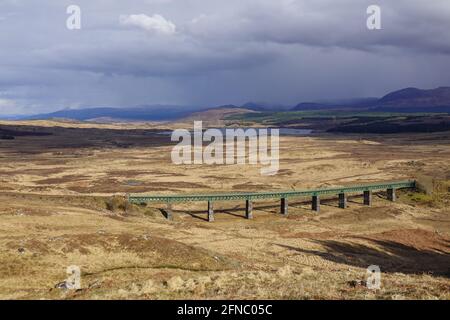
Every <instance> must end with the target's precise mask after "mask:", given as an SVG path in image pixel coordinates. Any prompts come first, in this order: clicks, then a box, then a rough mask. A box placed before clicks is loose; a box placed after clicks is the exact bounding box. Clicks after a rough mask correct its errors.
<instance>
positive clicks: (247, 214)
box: [245, 200, 253, 219]
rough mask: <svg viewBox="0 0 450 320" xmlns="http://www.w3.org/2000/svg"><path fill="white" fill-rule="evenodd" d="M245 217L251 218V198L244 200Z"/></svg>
mask: <svg viewBox="0 0 450 320" xmlns="http://www.w3.org/2000/svg"><path fill="white" fill-rule="evenodd" d="M245 217H246V218H247V219H253V202H252V200H245Z"/></svg>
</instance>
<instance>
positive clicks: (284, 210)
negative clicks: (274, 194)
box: [280, 198, 288, 216]
mask: <svg viewBox="0 0 450 320" xmlns="http://www.w3.org/2000/svg"><path fill="white" fill-rule="evenodd" d="M280 209H281V210H280V211H281V214H282V215H284V216H287V215H288V199H287V198H281V208H280Z"/></svg>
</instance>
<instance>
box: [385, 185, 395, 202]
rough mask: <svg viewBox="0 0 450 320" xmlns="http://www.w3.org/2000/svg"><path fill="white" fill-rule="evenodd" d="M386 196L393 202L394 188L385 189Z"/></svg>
mask: <svg viewBox="0 0 450 320" xmlns="http://www.w3.org/2000/svg"><path fill="white" fill-rule="evenodd" d="M387 198H388V200H389V201H393V202H395V200H396V195H395V189H394V188H389V189H387Z"/></svg>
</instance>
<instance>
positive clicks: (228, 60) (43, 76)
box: [0, 0, 450, 113]
mask: <svg viewBox="0 0 450 320" xmlns="http://www.w3.org/2000/svg"><path fill="white" fill-rule="evenodd" d="M74 3H76V4H78V5H79V6H80V7H81V10H82V29H81V30H76V31H69V30H67V28H66V27H65V24H66V19H67V17H68V16H67V14H66V8H67V6H68V5H70V4H73V3H72V1H70V2H69V1H50V0H42V1H39V2H38V3H37V2H36V3H35V2H30V1H26V0H3V1H1V2H0V41H1V43H2V45H1V48H2V50H0V68H1V73H0V113H22V112H29V113H30V112H40V111H49V110H53V109H57V108H61V107H84V106H92V105H95V106H99V105H117V106H119V105H128V106H130V105H140V104H152V103H171V104H173V103H177V104H193V103H195V104H199V106H204V105H210V104H221V103H243V102H245V101H247V100H258V101H261V100H266V101H269V102H279V103H296V102H299V101H303V100H309V99H321V98H333V97H336V98H341V97H351V96H365V95H380V94H383V93H385V92H386V91H389V90H393V89H398V88H401V87H405V86H421V87H433V86H438V85H448V84H449V83H450V72H448V71H450V70H449V69H450V68H449V65H450V64H449V62H450V35H449V33H448V30H449V29H450V2H448V1H447V0H435V1H432V2H430V1H425V0H409V1H406V0H397V1H388V0H378V1H365V0H341V1H332V0H323V1H319V0H314V1H313V0H278V1H274V0H239V1H238V0H228V1H219V0H179V1H175V0H140V1H138V0H131V1H127V2H118V1H112V0H97V1H88V0H78V1H75V2H74ZM371 4H377V5H379V6H380V7H381V9H382V30H377V31H369V30H368V29H367V28H366V18H367V14H366V9H367V7H368V6H369V5H371Z"/></svg>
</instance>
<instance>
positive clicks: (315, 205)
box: [312, 196, 320, 212]
mask: <svg viewBox="0 0 450 320" xmlns="http://www.w3.org/2000/svg"><path fill="white" fill-rule="evenodd" d="M312 210H313V211H316V212H320V196H312Z"/></svg>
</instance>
